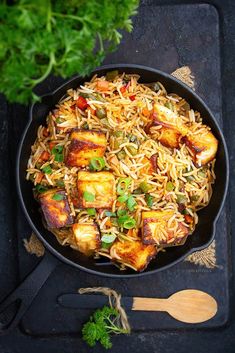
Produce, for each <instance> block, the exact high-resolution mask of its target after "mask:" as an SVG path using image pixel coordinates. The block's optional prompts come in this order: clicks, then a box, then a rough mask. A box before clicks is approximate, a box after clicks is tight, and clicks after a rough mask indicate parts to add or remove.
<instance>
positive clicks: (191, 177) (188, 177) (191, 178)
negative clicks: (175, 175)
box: [185, 175, 195, 181]
mask: <svg viewBox="0 0 235 353" xmlns="http://www.w3.org/2000/svg"><path fill="white" fill-rule="evenodd" d="M185 179H186V180H187V181H193V180H195V178H194V176H193V175H187V176H186V177H185Z"/></svg>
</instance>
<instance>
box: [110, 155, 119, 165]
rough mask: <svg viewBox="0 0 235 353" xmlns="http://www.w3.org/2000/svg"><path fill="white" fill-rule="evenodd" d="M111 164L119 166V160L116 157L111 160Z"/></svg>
mask: <svg viewBox="0 0 235 353" xmlns="http://www.w3.org/2000/svg"><path fill="white" fill-rule="evenodd" d="M110 163H112V164H114V165H119V160H118V158H117V157H116V156H115V155H114V156H113V157H112V158H111V159H110Z"/></svg>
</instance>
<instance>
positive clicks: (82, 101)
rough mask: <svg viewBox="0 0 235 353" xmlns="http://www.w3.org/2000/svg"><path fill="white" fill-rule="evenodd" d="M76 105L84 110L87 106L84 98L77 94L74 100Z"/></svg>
mask: <svg viewBox="0 0 235 353" xmlns="http://www.w3.org/2000/svg"><path fill="white" fill-rule="evenodd" d="M76 105H77V107H78V108H79V109H81V110H86V108H87V107H88V103H87V100H86V98H84V97H81V96H79V97H78V99H77V100H76Z"/></svg>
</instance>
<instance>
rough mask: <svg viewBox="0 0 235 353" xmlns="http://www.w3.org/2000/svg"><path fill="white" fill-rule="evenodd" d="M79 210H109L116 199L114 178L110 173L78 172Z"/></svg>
mask: <svg viewBox="0 0 235 353" xmlns="http://www.w3.org/2000/svg"><path fill="white" fill-rule="evenodd" d="M77 187H78V202H79V207H80V208H89V207H95V208H111V207H112V205H113V202H114V201H115V199H116V190H115V178H114V176H113V174H112V173H110V172H86V171H80V172H78V182H77Z"/></svg>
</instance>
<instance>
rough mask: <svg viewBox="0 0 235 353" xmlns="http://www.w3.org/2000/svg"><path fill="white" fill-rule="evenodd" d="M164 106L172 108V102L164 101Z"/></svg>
mask: <svg viewBox="0 0 235 353" xmlns="http://www.w3.org/2000/svg"><path fill="white" fill-rule="evenodd" d="M165 107H166V108H168V109H170V110H174V107H173V104H172V103H171V102H166V103H165Z"/></svg>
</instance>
